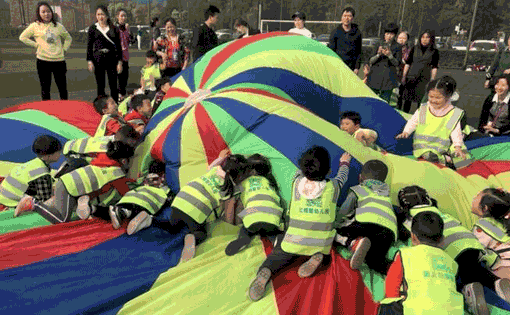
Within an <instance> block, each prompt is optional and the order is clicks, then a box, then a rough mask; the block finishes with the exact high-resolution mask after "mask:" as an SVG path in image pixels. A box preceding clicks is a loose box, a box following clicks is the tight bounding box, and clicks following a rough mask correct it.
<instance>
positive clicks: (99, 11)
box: [87, 5, 122, 103]
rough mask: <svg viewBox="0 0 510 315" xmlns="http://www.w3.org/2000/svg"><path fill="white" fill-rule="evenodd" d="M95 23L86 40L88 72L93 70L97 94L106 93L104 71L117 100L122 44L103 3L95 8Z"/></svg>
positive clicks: (111, 91) (112, 94) (117, 30)
mask: <svg viewBox="0 0 510 315" xmlns="http://www.w3.org/2000/svg"><path fill="white" fill-rule="evenodd" d="M96 19H97V23H95V24H93V25H92V26H90V27H89V33H88V42H87V62H88V69H89V71H90V72H94V75H95V77H96V83H97V95H98V96H99V95H106V92H105V73H106V74H107V75H108V83H109V85H110V94H111V96H112V98H113V99H114V100H115V102H117V103H118V102H119V90H118V87H117V74H118V73H121V72H122V48H121V47H122V46H121V43H120V34H119V29H118V28H116V27H115V26H114V25H113V23H112V21H111V20H110V15H109V13H108V9H107V8H106V6H104V5H99V6H98V7H97V8H96Z"/></svg>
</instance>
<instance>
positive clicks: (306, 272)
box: [298, 253, 324, 278]
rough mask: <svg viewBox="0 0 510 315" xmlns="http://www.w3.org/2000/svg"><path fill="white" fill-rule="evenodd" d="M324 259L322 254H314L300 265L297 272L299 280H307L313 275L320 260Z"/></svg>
mask: <svg viewBox="0 0 510 315" xmlns="http://www.w3.org/2000/svg"><path fill="white" fill-rule="evenodd" d="M323 259H324V254H322V253H317V254H314V255H313V256H312V257H310V259H308V261H307V262H305V263H304V264H302V265H301V267H299V270H298V276H299V277H300V278H308V277H310V276H311V275H313V274H314V273H315V271H316V270H317V268H319V266H320V265H321V264H322V260H323Z"/></svg>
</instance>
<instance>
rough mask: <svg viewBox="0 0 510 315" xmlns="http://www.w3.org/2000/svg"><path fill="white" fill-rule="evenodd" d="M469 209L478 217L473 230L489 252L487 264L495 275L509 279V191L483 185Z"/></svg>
mask: <svg viewBox="0 0 510 315" xmlns="http://www.w3.org/2000/svg"><path fill="white" fill-rule="evenodd" d="M471 212H472V213H474V214H476V215H477V216H479V217H480V219H479V220H478V221H477V222H476V223H475V226H474V229H473V233H474V234H475V236H476V237H477V238H478V240H479V241H480V243H482V245H483V246H485V248H486V249H487V251H488V252H489V253H490V254H489V257H490V258H489V259H488V260H487V265H488V267H489V268H490V269H491V270H492V272H493V273H494V274H495V275H496V276H498V277H500V278H506V279H510V193H508V192H507V191H504V190H503V189H496V188H487V189H484V190H482V191H481V192H480V193H479V194H478V195H477V196H476V197H475V198H474V199H473V204H472V210H471Z"/></svg>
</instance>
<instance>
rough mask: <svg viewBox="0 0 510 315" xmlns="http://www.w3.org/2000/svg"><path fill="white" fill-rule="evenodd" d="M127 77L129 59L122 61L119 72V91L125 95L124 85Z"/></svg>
mask: <svg viewBox="0 0 510 315" xmlns="http://www.w3.org/2000/svg"><path fill="white" fill-rule="evenodd" d="M128 79H129V61H122V72H121V73H119V93H120V94H121V95H123V96H124V95H126V85H127V83H128Z"/></svg>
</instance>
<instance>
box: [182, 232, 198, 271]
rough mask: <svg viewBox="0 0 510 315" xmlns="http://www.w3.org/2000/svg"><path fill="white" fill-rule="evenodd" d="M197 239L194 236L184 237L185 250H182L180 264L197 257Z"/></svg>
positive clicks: (187, 235)
mask: <svg viewBox="0 0 510 315" xmlns="http://www.w3.org/2000/svg"><path fill="white" fill-rule="evenodd" d="M195 250H196V239H195V235H193V234H186V236H185V237H184V248H183V249H182V254H181V259H180V261H179V264H180V263H185V262H187V261H189V260H191V259H193V257H195Z"/></svg>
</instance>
